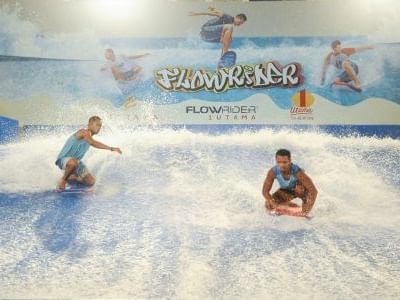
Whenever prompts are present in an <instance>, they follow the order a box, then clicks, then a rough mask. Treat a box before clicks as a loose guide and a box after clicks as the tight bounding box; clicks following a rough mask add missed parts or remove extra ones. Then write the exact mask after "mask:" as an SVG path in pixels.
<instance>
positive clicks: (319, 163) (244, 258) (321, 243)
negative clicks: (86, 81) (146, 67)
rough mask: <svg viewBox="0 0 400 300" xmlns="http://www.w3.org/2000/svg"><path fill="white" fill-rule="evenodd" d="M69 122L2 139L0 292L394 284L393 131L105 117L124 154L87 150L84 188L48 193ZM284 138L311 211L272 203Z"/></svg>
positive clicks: (340, 294) (383, 293)
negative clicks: (282, 209)
mask: <svg viewBox="0 0 400 300" xmlns="http://www.w3.org/2000/svg"><path fill="white" fill-rule="evenodd" d="M68 134H69V133H68ZM68 134H65V133H64V134H62V135H59V136H56V135H54V136H53V135H48V136H43V135H42V136H36V137H33V138H31V139H28V140H25V141H21V142H16V143H13V144H7V145H1V146H0V170H2V172H1V173H0V206H1V209H0V215H1V218H0V244H1V247H0V277H1V280H0V282H1V283H0V294H1V295H2V296H4V297H135V298H138V297H139V298H185V299H186V298H199V299H200V298H201V299H203V298H228V299H232V298H246V299H249V298H259V299H265V298H278V297H279V298H293V297H295V296H296V297H300V298H310V297H312V296H313V297H317V298H320V297H329V298H348V297H351V298H364V297H365V296H371V297H375V298H382V297H383V298H396V297H398V296H399V293H400V289H399V287H398V284H397V282H398V280H399V278H400V264H399V258H400V257H399V253H400V251H399V250H400V249H399V242H400V240H399V236H400V235H399V233H400V232H399V229H398V225H399V213H400V204H399V201H398V199H399V196H400V192H399V189H398V185H399V178H398V169H399V161H400V160H399V156H400V154H399V153H400V151H399V150H400V142H399V140H393V139H378V138H371V137H335V136H331V135H327V134H323V133H318V132H297V133H295V132H292V131H284V130H281V131H271V130H268V129H264V130H259V131H254V132H250V131H244V132H236V133H225V134H218V135H214V134H207V133H194V132H190V131H187V130H177V131H174V130H171V129H158V130H146V129H140V130H139V129H138V130H119V129H118V128H116V127H108V128H105V130H104V133H103V134H101V135H99V136H98V139H99V140H100V141H103V142H105V143H107V144H111V145H114V146H120V147H121V149H122V150H123V152H124V153H123V155H122V156H119V155H116V154H115V153H110V152H108V151H102V150H95V149H93V148H92V149H91V150H90V151H89V152H88V154H87V156H86V157H85V159H84V161H85V163H86V164H87V166H88V167H89V169H90V170H91V171H92V172H93V173H94V175H95V176H96V177H97V184H96V191H95V193H94V194H92V195H86V196H81V197H79V196H61V195H59V194H56V193H54V192H53V189H54V187H55V184H56V182H57V180H58V178H59V177H60V176H61V171H60V170H58V168H57V167H56V166H55V165H54V160H55V157H56V156H57V154H58V151H59V150H60V148H61V147H62V145H63V143H64V141H65V139H66V138H67V136H68ZM281 147H286V148H288V149H290V150H292V155H293V161H295V162H296V163H298V164H299V165H300V166H301V167H303V168H304V169H305V170H306V173H307V174H308V175H309V176H310V177H311V178H312V179H313V181H314V183H315V185H316V186H317V188H318V190H319V195H318V198H317V202H316V204H315V207H314V210H313V213H314V215H315V217H314V219H312V220H311V221H306V220H303V219H296V218H288V217H271V216H269V215H267V214H266V212H265V209H264V201H263V198H262V196H261V187H262V184H263V180H264V178H265V175H266V173H267V170H268V168H270V167H271V166H272V165H273V163H274V153H275V151H276V150H277V149H278V148H281ZM275 188H276V186H274V189H275Z"/></svg>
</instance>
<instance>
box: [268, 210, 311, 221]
mask: <svg viewBox="0 0 400 300" xmlns="http://www.w3.org/2000/svg"><path fill="white" fill-rule="evenodd" d="M269 214H270V215H272V216H290V217H299V218H306V219H312V218H313V216H312V215H311V214H308V215H304V214H303V213H302V211H301V209H298V208H276V209H273V210H270V211H269Z"/></svg>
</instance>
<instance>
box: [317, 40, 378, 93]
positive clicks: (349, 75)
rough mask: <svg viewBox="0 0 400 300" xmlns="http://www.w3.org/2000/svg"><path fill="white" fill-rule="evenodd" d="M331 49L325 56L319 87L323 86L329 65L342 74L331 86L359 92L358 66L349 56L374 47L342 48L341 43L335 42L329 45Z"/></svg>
mask: <svg viewBox="0 0 400 300" xmlns="http://www.w3.org/2000/svg"><path fill="white" fill-rule="evenodd" d="M331 48H332V52H330V53H329V54H328V55H327V56H326V58H325V60H324V65H323V67H322V78H321V85H324V84H325V75H326V71H327V70H328V67H329V65H333V66H335V67H336V68H338V69H340V70H343V72H342V73H341V74H340V75H339V76H338V77H337V78H336V79H335V80H334V81H333V83H332V84H337V85H345V86H348V87H350V88H351V89H353V90H355V91H358V92H361V82H360V79H359V78H358V66H357V64H356V63H354V62H353V61H351V60H350V57H349V56H350V55H353V54H354V53H357V52H360V51H364V50H369V49H373V48H374V46H364V47H359V48H342V47H341V42H340V41H339V40H335V41H333V42H332V43H331Z"/></svg>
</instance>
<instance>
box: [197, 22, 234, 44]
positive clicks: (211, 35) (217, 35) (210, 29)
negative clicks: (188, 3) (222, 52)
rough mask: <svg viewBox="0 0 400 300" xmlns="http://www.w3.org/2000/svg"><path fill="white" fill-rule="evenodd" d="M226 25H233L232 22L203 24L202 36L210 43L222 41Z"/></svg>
mask: <svg viewBox="0 0 400 300" xmlns="http://www.w3.org/2000/svg"><path fill="white" fill-rule="evenodd" d="M225 26H233V25H231V24H221V25H207V24H205V25H203V26H202V27H201V31H200V36H201V38H202V40H203V41H205V42H209V43H220V42H221V37H222V32H223V30H224V27H225Z"/></svg>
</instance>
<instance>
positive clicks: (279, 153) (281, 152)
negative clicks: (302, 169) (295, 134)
mask: <svg viewBox="0 0 400 300" xmlns="http://www.w3.org/2000/svg"><path fill="white" fill-rule="evenodd" d="M277 156H287V157H288V158H289V159H290V151H289V150H286V149H279V150H278V151H276V154H275V157H277Z"/></svg>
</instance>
